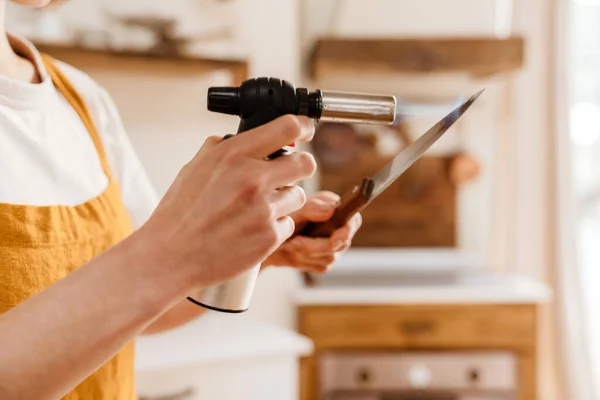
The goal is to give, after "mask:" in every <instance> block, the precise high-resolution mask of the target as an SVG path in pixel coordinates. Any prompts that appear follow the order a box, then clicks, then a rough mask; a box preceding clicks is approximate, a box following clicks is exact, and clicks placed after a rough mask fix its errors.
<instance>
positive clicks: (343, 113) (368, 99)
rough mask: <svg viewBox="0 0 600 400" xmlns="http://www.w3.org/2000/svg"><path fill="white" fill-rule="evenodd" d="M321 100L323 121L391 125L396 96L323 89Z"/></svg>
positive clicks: (394, 112)
mask: <svg viewBox="0 0 600 400" xmlns="http://www.w3.org/2000/svg"><path fill="white" fill-rule="evenodd" d="M321 101H322V102H323V106H322V111H321V118H320V121H324V122H340V123H350V124H371V125H374V124H375V125H391V124H393V123H394V120H395V118H396V98H395V97H394V96H390V95H377V94H365V93H351V92H336V91H329V90H324V91H322V92H321Z"/></svg>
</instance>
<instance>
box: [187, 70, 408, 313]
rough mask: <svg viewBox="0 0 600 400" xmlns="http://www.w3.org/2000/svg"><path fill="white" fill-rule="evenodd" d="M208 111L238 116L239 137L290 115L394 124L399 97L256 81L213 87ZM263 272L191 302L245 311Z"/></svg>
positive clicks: (205, 292)
mask: <svg viewBox="0 0 600 400" xmlns="http://www.w3.org/2000/svg"><path fill="white" fill-rule="evenodd" d="M208 110H209V111H213V112H218V113H223V114H229V115H237V116H239V117H240V123H239V126H238V132H237V133H238V134H240V133H242V132H246V131H249V130H251V129H254V128H256V127H259V126H261V125H264V124H266V123H268V122H270V121H273V120H274V119H276V118H279V117H281V116H283V115H286V114H293V115H304V116H307V117H309V118H312V119H314V120H315V121H330V122H341V123H354V124H379V125H391V124H393V123H394V120H395V117H396V98H395V97H394V96H391V95H379V94H366V93H353V92H341V91H321V90H316V91H313V92H310V91H309V90H308V89H306V88H295V87H294V85H292V84H291V83H289V82H287V81H285V80H280V79H277V78H255V79H249V80H247V81H244V82H243V83H242V85H240V86H238V87H212V88H210V89H209V90H208ZM290 145H293V144H290ZM290 151H291V149H290V148H285V149H281V150H278V151H277V152H275V153H273V154H271V155H270V156H269V157H268V158H269V159H273V158H277V157H281V156H284V155H286V154H288V153H289V152H290ZM259 272H260V265H256V266H254V267H253V268H251V269H249V270H247V271H245V272H243V273H241V274H239V275H237V276H236V277H234V278H232V279H230V280H229V281H226V282H223V283H220V284H216V285H213V286H210V287H208V288H205V289H204V290H203V292H202V294H201V295H199V296H197V297H196V298H191V297H188V299H189V300H190V301H192V302H194V303H196V304H198V305H201V306H203V307H206V308H209V309H212V310H216V311H221V312H230V313H240V312H244V311H246V310H247V309H248V307H249V305H250V301H251V298H252V293H253V291H254V287H255V284H256V279H257V278H258V274H259Z"/></svg>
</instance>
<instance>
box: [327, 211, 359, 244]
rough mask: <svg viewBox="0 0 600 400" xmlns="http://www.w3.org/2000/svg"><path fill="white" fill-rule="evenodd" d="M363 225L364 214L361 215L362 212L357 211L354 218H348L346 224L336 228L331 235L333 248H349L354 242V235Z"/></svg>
mask: <svg viewBox="0 0 600 400" xmlns="http://www.w3.org/2000/svg"><path fill="white" fill-rule="evenodd" d="M361 225H362V216H361V215H360V213H357V214H355V215H353V216H352V218H350V220H348V222H347V223H346V225H344V226H343V227H341V228H340V229H338V230H336V231H335V232H334V233H333V234H332V235H331V243H332V247H333V250H334V251H335V252H340V251H345V250H347V249H348V248H349V247H350V245H351V243H352V238H353V237H354V235H355V234H356V232H357V231H358V229H359V228H360V226H361Z"/></svg>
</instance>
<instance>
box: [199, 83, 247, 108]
mask: <svg viewBox="0 0 600 400" xmlns="http://www.w3.org/2000/svg"><path fill="white" fill-rule="evenodd" d="M207 103H208V110H209V111H213V112H217V113H221V114H229V115H240V112H241V109H240V105H241V103H240V88H238V87H231V86H225V87H211V88H209V89H208V99H207Z"/></svg>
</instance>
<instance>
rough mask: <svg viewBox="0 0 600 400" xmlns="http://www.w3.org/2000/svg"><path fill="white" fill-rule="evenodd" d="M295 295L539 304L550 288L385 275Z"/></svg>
mask: <svg viewBox="0 0 600 400" xmlns="http://www.w3.org/2000/svg"><path fill="white" fill-rule="evenodd" d="M293 296H294V300H295V302H296V304H298V305H375V304H387V305H390V304H399V305H401V304H461V303H462V304H491V303H493V304H532V303H533V304H537V303H544V302H547V301H548V300H549V299H550V298H551V292H550V289H549V288H548V287H547V286H546V285H544V284H542V283H540V282H537V281H534V280H531V279H527V278H522V277H514V276H489V275H465V276H458V277H454V278H447V279H443V280H442V279H440V280H439V281H438V282H436V281H421V282H415V283H413V284H409V283H402V281H399V282H396V283H394V282H393V281H391V280H389V279H384V278H381V279H380V280H379V281H377V280H375V279H371V280H370V281H367V280H366V279H363V280H356V281H355V282H353V283H349V282H348V281H343V280H340V281H338V282H337V283H333V284H332V283H329V284H323V286H315V287H310V288H303V289H300V290H298V291H297V292H296V293H294V295H293Z"/></svg>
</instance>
